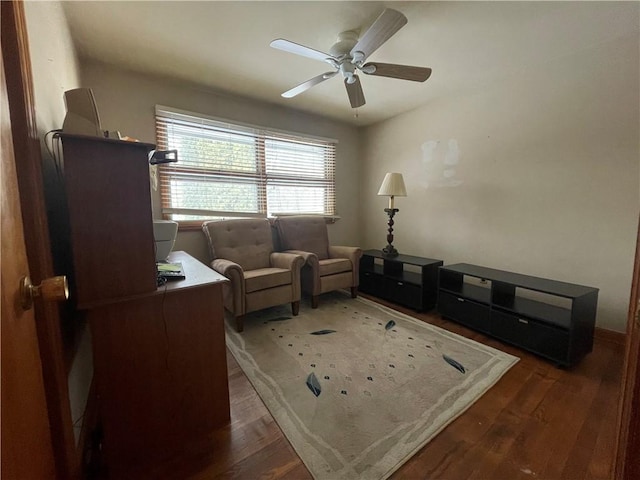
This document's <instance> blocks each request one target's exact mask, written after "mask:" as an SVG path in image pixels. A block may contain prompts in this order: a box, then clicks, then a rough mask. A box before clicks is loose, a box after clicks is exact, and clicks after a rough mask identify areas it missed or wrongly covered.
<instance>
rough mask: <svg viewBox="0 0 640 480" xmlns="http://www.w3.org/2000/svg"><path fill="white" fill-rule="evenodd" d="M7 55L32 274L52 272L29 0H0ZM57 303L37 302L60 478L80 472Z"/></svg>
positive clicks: (38, 278)
mask: <svg viewBox="0 0 640 480" xmlns="http://www.w3.org/2000/svg"><path fill="white" fill-rule="evenodd" d="M0 8H1V12H0V20H1V22H2V23H1V25H2V26H1V35H2V42H1V43H2V55H3V58H4V62H5V75H6V82H7V95H8V98H9V110H10V116H11V123H12V132H13V147H14V152H15V158H16V162H15V163H16V172H17V175H18V190H19V196H20V204H21V207H22V221H23V224H24V235H25V243H26V247H27V257H28V262H29V270H30V272H31V279H32V281H33V283H34V284H39V283H41V281H42V280H43V279H46V278H49V277H53V276H54V275H55V273H54V267H53V258H52V254H51V241H50V238H49V228H48V221H47V210H46V206H45V198H44V186H43V177H42V153H41V146H40V138H39V135H38V130H37V125H36V115H35V102H34V94H33V76H32V71H31V56H30V52H29V41H28V33H27V25H26V18H25V13H24V4H23V3H22V2H20V1H2V2H0ZM59 308H60V307H59V306H58V305H57V304H51V303H48V302H36V304H35V320H36V330H37V334H38V345H39V350H40V359H41V363H42V372H43V380H44V386H45V395H46V400H47V408H48V411H49V424H50V430H51V441H52V444H53V450H54V457H55V462H56V473H57V477H58V478H60V479H67V478H69V479H76V478H80V465H81V462H80V458H79V454H78V451H77V449H76V444H75V438H74V433H73V423H72V420H71V406H70V402H69V385H68V380H67V378H68V372H67V366H66V362H65V356H64V347H63V343H62V335H61V330H60V320H61V319H60V311H59Z"/></svg>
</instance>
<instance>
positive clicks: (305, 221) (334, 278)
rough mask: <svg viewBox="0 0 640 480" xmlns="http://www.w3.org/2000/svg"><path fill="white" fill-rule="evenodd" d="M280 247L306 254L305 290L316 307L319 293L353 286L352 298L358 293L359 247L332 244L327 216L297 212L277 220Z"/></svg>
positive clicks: (313, 306) (304, 269) (303, 279)
mask: <svg viewBox="0 0 640 480" xmlns="http://www.w3.org/2000/svg"><path fill="white" fill-rule="evenodd" d="M275 224H276V228H277V231H278V236H279V241H280V247H281V249H282V250H283V251H285V252H288V253H295V254H298V255H302V257H304V259H305V265H304V267H303V268H302V272H301V278H302V291H303V292H305V293H307V294H310V295H311V306H312V308H317V307H318V296H319V295H321V294H323V293H326V292H330V291H332V290H337V289H339V288H350V289H351V297H352V298H356V297H357V296H358V284H359V273H358V271H359V267H360V257H361V256H362V250H361V249H360V248H359V247H339V246H332V245H329V235H328V233H327V224H326V222H325V219H324V218H323V217H319V216H311V215H295V216H291V217H278V218H277V219H276V221H275Z"/></svg>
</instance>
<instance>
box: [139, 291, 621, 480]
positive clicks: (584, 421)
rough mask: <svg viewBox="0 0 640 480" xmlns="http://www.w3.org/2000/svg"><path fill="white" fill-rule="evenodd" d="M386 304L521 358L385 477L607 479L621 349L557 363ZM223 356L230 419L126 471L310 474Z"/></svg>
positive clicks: (602, 348)
mask: <svg viewBox="0 0 640 480" xmlns="http://www.w3.org/2000/svg"><path fill="white" fill-rule="evenodd" d="M363 296H364V295H363ZM367 298H370V297H367ZM381 303H385V302H381ZM387 305H389V304H387ZM394 308H396V309H397V310H400V311H402V312H404V313H407V314H409V315H412V316H414V317H417V318H420V319H422V320H424V321H427V322H429V323H431V324H434V325H436V326H439V327H442V328H445V329H447V330H450V331H452V332H455V333H458V334H460V335H464V336H465V337H468V338H471V339H474V340H476V341H479V342H482V343H485V344H487V345H490V346H492V347H495V348H498V349H500V350H503V351H506V352H508V353H511V354H513V355H516V356H518V357H520V361H519V362H518V363H517V364H516V365H515V366H514V367H513V368H512V369H511V370H510V371H509V372H507V373H506V374H505V376H504V377H503V378H502V379H501V380H500V381H499V382H498V383H497V384H496V385H495V386H494V387H493V388H491V390H489V391H488V392H487V393H486V394H485V395H484V396H483V397H482V398H480V399H479V400H478V401H477V402H476V403H474V404H473V405H472V406H471V407H470V408H469V410H467V411H466V412H465V413H464V414H463V415H461V416H460V417H459V418H458V419H456V420H455V421H454V422H453V423H451V424H450V425H449V426H448V427H446V428H445V429H444V430H443V431H442V432H441V433H440V434H439V435H438V436H437V437H436V438H434V439H433V440H432V441H431V442H430V443H428V444H427V445H426V446H425V447H424V448H423V449H422V450H420V452H418V453H417V454H416V455H415V456H414V457H413V458H411V459H410V460H409V461H408V462H407V463H405V464H404V465H403V466H402V467H401V468H400V469H399V470H398V471H397V472H396V473H395V474H394V475H393V477H392V478H394V479H427V478H428V479H447V480H458V479H460V480H462V479H490V480H503V479H504V480H517V479H528V480H533V479H536V480H537V479H575V480H583V479H584V480H586V479H610V478H611V477H612V466H613V449H614V444H615V439H616V419H617V408H618V395H619V390H620V376H621V369H622V363H623V353H624V348H622V347H621V346H620V345H616V344H614V343H609V342H607V341H596V344H595V346H594V350H593V352H592V353H591V354H589V355H587V357H585V358H584V359H583V360H582V362H581V363H580V364H578V365H577V366H576V367H574V368H573V369H571V370H563V369H559V368H556V367H555V366H554V365H552V364H550V363H548V362H547V361H545V360H542V359H540V358H537V357H535V356H533V355H530V354H528V353H526V352H524V351H522V350H520V349H517V348H514V347H510V346H509V345H506V344H503V343H501V342H499V341H497V340H493V339H491V338H489V337H486V336H484V335H481V334H479V333H476V332H473V331H471V330H468V329H466V328H464V327H462V326H460V325H457V324H455V323H453V322H450V321H447V320H444V319H442V318H440V317H439V316H438V315H436V314H417V313H415V312H413V311H411V310H408V309H404V308H402V307H398V306H394ZM227 358H228V362H229V390H230V395H231V423H230V425H229V426H227V427H225V428H222V429H220V430H218V431H216V432H215V434H213V435H212V437H211V438H210V440H209V441H208V443H207V444H206V445H192V446H189V447H186V446H185V452H184V455H182V456H181V457H180V458H176V459H167V460H166V461H163V462H162V463H160V464H156V465H155V466H154V467H153V468H151V469H145V471H139V472H134V473H132V478H144V477H146V478H172V479H178V478H180V479H183V478H184V479H194V480H195V479H212V478H237V479H248V480H253V479H258V478H260V479H295V480H301V479H310V478H312V477H311V475H310V474H309V472H308V471H307V469H306V468H305V466H304V464H303V463H302V462H301V461H300V459H299V458H298V456H297V455H296V453H295V452H294V450H293V448H292V447H291V445H290V444H289V442H288V441H287V439H286V438H285V437H284V435H283V434H282V432H281V431H280V428H279V427H278V425H277V424H276V423H275V421H274V420H273V418H272V417H271V415H270V414H269V412H268V410H267V409H266V407H265V406H264V404H263V403H262V401H261V400H260V398H259V397H258V395H257V393H256V391H255V390H254V389H253V387H252V386H251V384H250V383H249V381H248V380H247V377H246V376H245V375H244V373H243V372H242V370H241V369H240V367H239V366H238V364H237V363H236V362H235V360H234V359H233V357H232V356H231V355H230V354H229V353H227ZM203 452H204V453H203Z"/></svg>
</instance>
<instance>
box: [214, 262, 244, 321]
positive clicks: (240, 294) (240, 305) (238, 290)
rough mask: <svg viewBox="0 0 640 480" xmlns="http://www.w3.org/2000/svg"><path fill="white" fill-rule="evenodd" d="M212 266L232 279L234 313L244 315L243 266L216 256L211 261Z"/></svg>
mask: <svg viewBox="0 0 640 480" xmlns="http://www.w3.org/2000/svg"><path fill="white" fill-rule="evenodd" d="M211 268H213V269H214V270H215V271H216V272H218V273H220V274H221V275H224V276H225V277H227V278H228V279H229V280H231V290H232V292H231V293H232V298H233V300H232V302H233V309H232V311H233V313H234V315H244V312H245V303H244V301H245V298H244V297H245V293H246V292H245V285H244V271H243V270H242V267H241V266H240V265H238V264H237V263H235V262H232V261H231V260H227V259H225V258H216V259H215V260H213V261H212V262H211Z"/></svg>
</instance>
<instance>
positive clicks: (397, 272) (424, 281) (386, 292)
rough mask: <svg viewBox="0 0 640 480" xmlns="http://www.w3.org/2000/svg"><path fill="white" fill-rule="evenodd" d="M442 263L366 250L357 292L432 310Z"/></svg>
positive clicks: (361, 264)
mask: <svg viewBox="0 0 640 480" xmlns="http://www.w3.org/2000/svg"><path fill="white" fill-rule="evenodd" d="M442 263H443V262H442V260H434V259H432V258H422V257H414V256H412V255H397V256H395V257H388V256H386V255H385V254H384V253H383V252H381V251H380V250H365V251H364V252H362V258H361V259H360V290H361V291H362V292H364V293H369V294H371V295H374V296H376V297H380V298H384V299H385V300H389V301H391V302H394V303H398V304H400V305H404V306H406V307H409V308H413V309H414V310H417V311H428V310H431V309H432V308H433V307H434V306H435V304H436V300H437V298H438V267H439V266H441V265H442Z"/></svg>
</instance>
